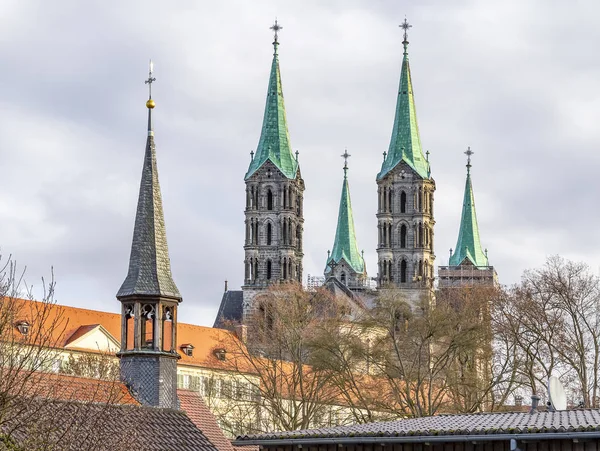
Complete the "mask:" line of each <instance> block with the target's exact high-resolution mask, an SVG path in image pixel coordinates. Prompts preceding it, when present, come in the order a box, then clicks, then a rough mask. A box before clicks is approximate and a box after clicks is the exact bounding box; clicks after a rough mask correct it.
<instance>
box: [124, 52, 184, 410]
mask: <svg viewBox="0 0 600 451" xmlns="http://www.w3.org/2000/svg"><path fill="white" fill-rule="evenodd" d="M154 80H155V79H154V78H153V77H152V63H150V73H149V77H148V80H146V83H148V85H149V88H151V87H152V82H153V81H154ZM146 106H147V107H148V138H147V140H146V152H145V156H144V166H143V168H142V181H141V184H140V193H139V199H138V205H137V212H136V216H135V226H134V229H133V244H132V245H131V256H130V259H129V271H128V273H127V277H126V278H125V281H124V282H123V285H121V288H120V289H119V292H118V293H117V299H118V300H119V301H121V350H120V351H119V352H118V353H117V356H118V357H119V358H120V365H121V378H122V380H123V381H124V382H125V383H126V384H127V385H128V386H129V387H130V388H131V389H132V391H133V392H134V393H135V394H136V396H137V398H138V399H139V401H140V402H141V403H142V404H146V405H150V406H156V407H168V408H174V409H176V408H178V401H177V360H178V359H179V355H178V354H177V340H176V339H177V307H178V306H179V303H180V302H181V295H180V294H179V290H178V289H177V286H176V285H175V282H174V281H173V277H172V276H171V262H170V260H169V249H168V247H167V234H166V231H165V219H164V215H163V208H162V199H161V194H160V185H159V183H158V169H157V166H156V146H155V145H154V129H153V126H152V110H153V109H154V106H155V103H154V100H152V93H151V92H150V96H149V100H148V101H147V102H146Z"/></svg>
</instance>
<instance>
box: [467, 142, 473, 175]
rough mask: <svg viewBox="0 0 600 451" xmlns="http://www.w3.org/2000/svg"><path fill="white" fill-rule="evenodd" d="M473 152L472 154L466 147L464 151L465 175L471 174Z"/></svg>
mask: <svg viewBox="0 0 600 451" xmlns="http://www.w3.org/2000/svg"><path fill="white" fill-rule="evenodd" d="M474 153H475V152H473V151H472V150H471V147H470V146H469V147H467V150H466V151H465V155H466V156H467V174H470V173H471V155H473V154H474Z"/></svg>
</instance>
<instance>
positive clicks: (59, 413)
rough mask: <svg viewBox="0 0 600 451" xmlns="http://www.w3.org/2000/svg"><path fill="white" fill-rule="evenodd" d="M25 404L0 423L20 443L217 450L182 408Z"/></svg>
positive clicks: (70, 447) (0, 430) (1, 430)
mask: <svg viewBox="0 0 600 451" xmlns="http://www.w3.org/2000/svg"><path fill="white" fill-rule="evenodd" d="M23 407H24V408H25V409H26V410H27V412H19V415H20V416H19V417H16V418H14V419H13V421H10V419H9V420H8V421H6V422H4V423H3V424H2V427H1V428H0V436H1V435H2V434H4V436H5V437H10V440H11V441H12V442H13V443H15V444H16V445H18V446H19V447H21V448H22V449H42V447H41V445H42V444H44V445H47V444H53V443H56V444H59V445H60V449H61V450H65V451H67V450H77V451H80V450H92V449H93V450H111V451H114V450H136V449H140V450H142V449H143V450H148V451H167V450H169V451H171V450H178V451H192V450H194V451H195V450H197V451H216V450H218V448H217V447H216V446H215V445H213V444H212V443H211V442H210V441H209V440H208V439H207V438H206V436H205V435H204V434H203V433H202V431H201V430H200V429H198V428H197V427H196V425H195V424H194V423H193V422H192V420H191V419H190V418H189V417H188V416H187V415H186V414H185V412H183V411H181V410H174V409H160V408H155V407H143V406H130V405H107V404H102V403H97V404H96V403H82V402H74V401H66V402H63V401H52V400H39V399H38V400H33V401H32V400H29V401H24V404H23ZM23 418H26V419H27V421H22V419H23ZM44 449H46V448H44Z"/></svg>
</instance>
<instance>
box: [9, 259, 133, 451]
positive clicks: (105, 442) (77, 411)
mask: <svg viewBox="0 0 600 451" xmlns="http://www.w3.org/2000/svg"><path fill="white" fill-rule="evenodd" d="M42 282H43V286H44V295H43V298H42V299H41V300H39V301H34V300H32V296H31V290H30V289H28V287H27V285H26V283H25V281H24V272H18V271H17V267H16V265H15V263H14V262H13V261H12V260H11V259H10V258H9V259H8V260H7V261H6V262H5V263H4V266H3V267H2V268H1V269H0V443H3V444H4V446H7V447H10V446H13V448H15V449H36V450H38V449H39V450H43V449H53V450H61V449H122V448H124V447H125V445H124V443H125V442H123V441H121V442H120V443H119V441H118V440H114V437H115V435H118V434H112V436H110V437H109V431H103V425H104V422H105V421H108V420H109V419H110V416H111V415H112V408H113V407H114V406H117V405H118V404H119V403H120V402H121V400H122V398H123V396H125V395H128V394H127V393H126V392H124V390H123V387H122V385H120V384H119V383H118V380H116V379H115V375H114V374H112V375H106V377H104V378H103V379H105V380H94V379H82V378H76V377H74V376H73V377H69V376H64V375H57V374H56V372H57V370H58V369H59V362H60V355H59V348H60V338H61V336H62V335H63V333H64V331H65V328H66V327H67V318H66V317H65V315H64V312H63V310H62V308H61V307H60V306H58V305H56V303H55V301H54V288H55V283H54V280H53V278H51V279H50V281H49V282H48V283H44V281H42ZM23 298H28V299H23ZM107 379H108V380H107ZM58 424H60V428H57V425H58ZM82 428H87V429H85V432H84V429H82ZM92 430H93V431H94V433H93V434H92V433H91V431H92ZM58 431H60V432H58ZM77 431H79V432H81V433H82V434H85V436H82V435H78V434H76V433H75V432H77ZM132 436H133V434H132ZM91 437H95V439H93V440H92V439H91ZM72 440H79V442H78V443H76V442H74V441H72ZM9 449H10V448H9Z"/></svg>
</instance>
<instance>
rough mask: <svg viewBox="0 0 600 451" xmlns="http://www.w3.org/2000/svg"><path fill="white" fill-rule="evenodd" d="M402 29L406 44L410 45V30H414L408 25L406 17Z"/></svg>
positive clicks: (401, 25)
mask: <svg viewBox="0 0 600 451" xmlns="http://www.w3.org/2000/svg"><path fill="white" fill-rule="evenodd" d="M400 28H402V29H403V30H404V42H406V43H408V30H409V29H411V28H412V25H411V24H409V23H408V21H407V20H406V17H404V22H402V23H401V24H400Z"/></svg>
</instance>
